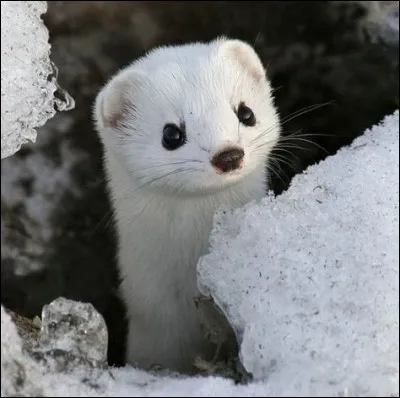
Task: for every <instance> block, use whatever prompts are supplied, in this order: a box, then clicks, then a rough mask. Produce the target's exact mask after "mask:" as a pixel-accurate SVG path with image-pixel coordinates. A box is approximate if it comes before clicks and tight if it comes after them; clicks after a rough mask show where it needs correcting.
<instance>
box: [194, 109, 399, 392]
mask: <svg viewBox="0 0 400 398" xmlns="http://www.w3.org/2000/svg"><path fill="white" fill-rule="evenodd" d="M211 244H212V249H211V253H210V254H208V255H207V256H205V257H203V258H202V259H201V260H200V262H199V265H198V274H199V284H200V288H201V291H202V293H204V294H209V293H211V294H212V296H213V297H214V300H215V302H216V303H217V304H218V305H219V306H220V308H221V309H222V310H223V311H224V312H225V314H227V316H228V319H230V321H231V323H232V325H233V327H234V328H235V330H236V332H237V335H238V338H239V341H240V343H241V350H240V357H241V360H242V363H243V365H244V366H245V368H246V370H247V371H249V372H250V373H252V374H253V376H254V378H255V380H267V383H266V394H268V395H270V396H278V395H280V396H282V394H284V395H287V394H289V395H293V396H299V395H300V396H339V395H350V396H390V395H395V396H398V393H399V113H398V111H396V113H395V114H394V115H392V116H388V117H386V118H385V119H384V121H383V123H382V124H381V125H379V126H375V127H374V128H372V129H370V130H368V131H366V132H365V134H364V135H363V136H362V137H360V138H358V139H356V140H355V141H354V143H353V145H351V147H348V148H344V149H342V150H340V151H339V152H338V153H337V155H335V156H332V157H329V158H327V159H326V160H325V161H323V162H321V163H320V164H318V165H315V166H312V167H310V168H309V169H307V170H306V171H305V172H304V173H303V174H302V175H298V176H296V177H295V178H294V179H293V182H292V184H291V187H290V189H289V190H288V191H287V192H285V193H283V194H282V195H281V196H279V197H277V198H276V199H275V198H273V197H272V196H270V197H267V198H265V199H264V200H263V201H262V202H261V203H260V204H258V205H255V204H251V205H249V206H247V207H246V208H245V209H243V210H237V211H235V212H233V213H232V212H230V211H225V213H224V212H222V211H221V212H220V213H219V215H218V217H216V221H215V228H214V231H213V234H212V237H211Z"/></svg>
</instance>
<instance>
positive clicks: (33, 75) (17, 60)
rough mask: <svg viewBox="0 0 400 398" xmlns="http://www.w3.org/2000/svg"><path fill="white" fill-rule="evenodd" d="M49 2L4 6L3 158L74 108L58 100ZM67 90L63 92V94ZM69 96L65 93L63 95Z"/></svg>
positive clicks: (2, 59) (2, 4) (2, 74)
mask: <svg viewBox="0 0 400 398" xmlns="http://www.w3.org/2000/svg"><path fill="white" fill-rule="evenodd" d="M46 10H47V3H46V2H45V1H2V2H1V158H4V157H7V156H10V155H12V154H13V153H15V152H16V151H18V150H19V149H20V147H21V145H22V144H24V143H26V142H28V141H33V142H34V141H35V140H36V131H35V128H36V127H39V126H42V125H43V124H44V123H45V122H46V121H47V120H48V119H50V118H51V117H53V116H54V114H55V113H56V109H55V106H56V107H57V109H59V110H67V109H71V107H73V106H74V104H73V100H72V99H71V98H68V100H69V101H71V100H72V102H71V104H69V105H68V104H65V103H64V100H59V99H56V98H55V97H54V92H55V91H56V90H57V89H60V88H59V87H58V85H57V82H56V78H55V77H54V76H53V77H50V75H51V74H52V73H53V67H52V65H51V61H50V58H49V53H50V44H49V43H48V39H49V34H48V31H47V29H46V27H45V26H44V24H43V21H42V20H41V19H40V15H41V14H43V13H45V12H46ZM60 90H61V89H60ZM63 94H64V95H65V94H66V93H65V92H64V93H63Z"/></svg>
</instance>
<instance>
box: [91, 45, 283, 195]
mask: <svg viewBox="0 0 400 398" xmlns="http://www.w3.org/2000/svg"><path fill="white" fill-rule="evenodd" d="M95 120H96V125H97V130H98V131H99V133H100V136H101V139H102V141H103V143H104V145H105V148H106V153H108V154H110V155H112V156H117V157H118V159H119V160H121V162H123V164H124V166H125V167H126V169H127V171H128V173H129V174H130V176H131V178H132V181H133V182H134V183H135V184H136V185H140V186H141V187H142V188H143V189H149V190H152V189H157V190H162V191H163V192H164V193H168V192H170V193H171V194H174V195H177V194H181V195H185V194H186V195H190V194H200V193H208V192H209V193H213V192H216V191H218V190H222V189H224V188H226V187H228V186H230V185H232V184H235V183H237V182H238V181H241V180H242V179H244V178H246V177H248V176H249V175H250V174H252V173H253V174H254V173H256V172H257V171H260V170H264V169H265V162H266V159H267V157H268V155H269V153H270V151H271V149H272V148H273V147H274V145H275V143H276V142H277V140H278V137H279V119H278V115H277V112H276V109H275V107H274V104H273V99H272V96H271V87H270V84H269V81H268V80H267V78H266V73H265V69H264V67H263V65H262V63H261V61H260V59H259V57H258V56H257V54H256V52H255V51H254V50H253V48H252V47H251V46H250V45H248V44H246V43H244V42H242V41H240V40H228V39H226V38H219V39H217V40H215V41H212V42H211V43H194V44H188V45H183V46H175V47H162V48H157V49H155V50H152V51H151V52H150V53H148V54H147V55H146V56H145V57H143V58H141V59H139V60H137V61H136V62H134V63H133V64H132V65H130V66H129V67H127V68H126V69H124V70H122V71H120V72H119V73H118V74H117V75H116V76H115V77H113V78H112V79H111V80H110V81H109V82H108V83H107V84H106V85H105V87H104V88H103V89H102V90H101V91H100V93H99V94H98V96H97V99H96V103H95Z"/></svg>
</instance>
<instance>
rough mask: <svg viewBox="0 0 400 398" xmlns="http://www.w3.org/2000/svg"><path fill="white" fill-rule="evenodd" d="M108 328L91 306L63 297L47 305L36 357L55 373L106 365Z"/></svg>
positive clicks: (43, 314) (44, 309) (43, 312)
mask: <svg viewBox="0 0 400 398" xmlns="http://www.w3.org/2000/svg"><path fill="white" fill-rule="evenodd" d="M107 344H108V333H107V326H106V323H105V321H104V319H103V317H102V316H101V315H100V314H99V313H98V312H97V311H96V310H95V308H94V307H93V305H92V304H90V303H80V302H76V301H72V300H67V299H65V298H63V297H59V298H58V299H56V300H54V301H52V302H51V303H50V304H48V305H45V306H44V307H43V311H42V330H41V335H40V338H39V347H37V348H35V349H34V357H35V358H37V359H43V360H44V361H45V362H47V363H49V364H50V365H51V366H52V367H53V369H55V370H56V371H71V370H74V369H75V368H76V367H77V366H78V365H89V366H92V367H105V366H106V365H107Z"/></svg>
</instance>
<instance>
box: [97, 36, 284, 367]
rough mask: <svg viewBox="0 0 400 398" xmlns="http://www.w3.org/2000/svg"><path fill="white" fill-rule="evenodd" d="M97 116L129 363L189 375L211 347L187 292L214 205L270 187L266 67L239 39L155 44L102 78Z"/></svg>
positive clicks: (274, 122)
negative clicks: (107, 78) (114, 231)
mask: <svg viewBox="0 0 400 398" xmlns="http://www.w3.org/2000/svg"><path fill="white" fill-rule="evenodd" d="M95 121H96V127H97V130H98V132H99V135H100V137H101V141H102V143H103V145H104V150H105V155H104V162H105V167H106V174H107V177H108V186H109V191H110V196H111V200H112V205H113V210H114V215H115V221H116V228H117V236H118V266H119V270H120V275H121V278H122V283H121V293H122V297H123V299H124V301H125V304H126V306H127V313H128V324H129V326H128V328H129V330H128V337H127V353H126V360H127V362H128V363H131V364H133V365H138V366H140V367H142V368H148V367H150V366H151V365H153V364H159V365H161V366H163V367H166V368H170V369H173V370H178V371H187V370H190V369H191V365H192V362H193V359H194V357H195V356H196V355H203V357H204V355H210V353H211V347H210V343H209V342H208V341H207V340H206V339H205V337H204V334H203V331H202V330H201V327H200V325H201V324H202V320H201V317H202V316H204V314H203V315H202V313H201V312H199V311H198V310H196V307H195V304H194V300H193V299H194V297H195V296H196V295H197V294H198V291H197V282H196V265H197V262H198V259H199V257H200V256H201V255H203V254H205V253H206V252H207V248H208V244H209V234H210V231H211V228H212V222H213V215H214V212H215V210H216V209H217V208H218V207H219V206H221V205H227V206H231V207H239V206H242V205H244V204H246V203H247V202H249V201H251V200H253V199H256V200H257V199H260V198H261V197H262V196H263V195H264V194H265V191H266V179H267V177H266V160H267V158H268V155H269V154H270V151H271V149H272V148H273V147H274V145H275V144H276V142H277V140H278V138H279V133H280V127H279V118H278V114H277V111H276V109H275V106H274V104H273V99H272V93H271V87H270V84H269V81H268V79H267V78H266V73H265V69H264V67H263V65H262V63H261V61H260V59H259V57H258V56H257V54H256V52H255V51H254V50H253V48H252V47H251V46H250V45H248V44H246V43H244V42H242V41H240V40H231V39H226V38H219V39H217V40H214V41H212V42H210V43H193V44H187V45H181V46H170V47H161V48H157V49H154V50H152V51H150V52H149V53H148V54H147V55H145V56H144V57H142V58H140V59H138V60H136V61H135V62H133V63H132V64H131V65H130V66H128V67H127V68H125V69H123V70H121V71H120V72H118V73H117V74H116V75H115V76H114V77H113V78H112V79H111V80H110V81H109V82H108V83H107V84H106V85H105V87H104V88H103V89H102V90H101V91H100V93H99V94H98V96H97V99H96V103H95Z"/></svg>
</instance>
